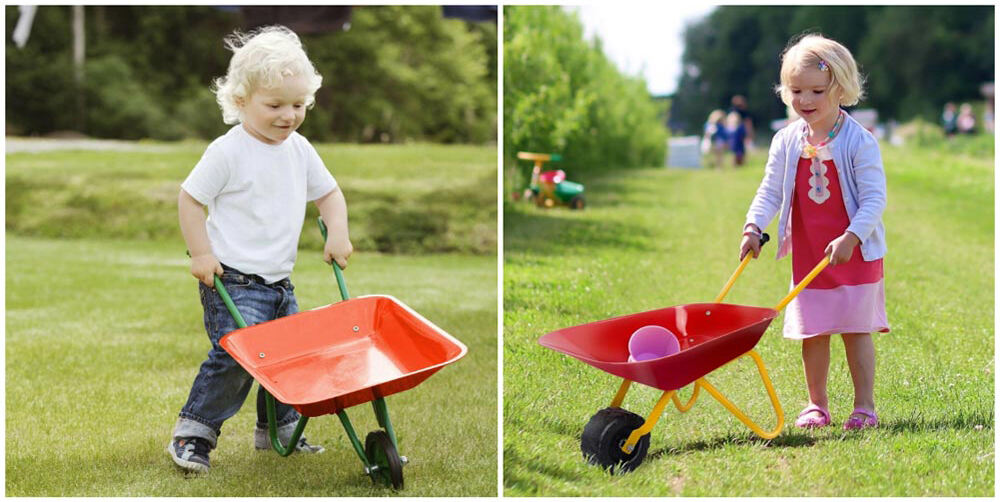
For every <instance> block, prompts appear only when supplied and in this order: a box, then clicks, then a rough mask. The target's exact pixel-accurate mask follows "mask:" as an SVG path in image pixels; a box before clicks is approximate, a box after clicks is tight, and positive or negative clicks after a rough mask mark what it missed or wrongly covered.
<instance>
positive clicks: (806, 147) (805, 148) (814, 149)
mask: <svg viewBox="0 0 1000 502" xmlns="http://www.w3.org/2000/svg"><path fill="white" fill-rule="evenodd" d="M843 125H844V111H843V110H840V111H839V112H837V121H836V122H834V123H833V128H832V129H830V132H829V133H828V134H827V135H826V139H824V140H823V141H822V142H821V143H820V144H818V145H816V146H813V145H812V143H809V126H805V127H803V128H802V156H803V157H805V158H807V159H811V158H813V157H816V155H818V154H819V152H820V150H822V149H823V148H826V145H829V144H830V142H831V141H833V138H834V137H836V136H837V133H839V132H840V128H841V127H843Z"/></svg>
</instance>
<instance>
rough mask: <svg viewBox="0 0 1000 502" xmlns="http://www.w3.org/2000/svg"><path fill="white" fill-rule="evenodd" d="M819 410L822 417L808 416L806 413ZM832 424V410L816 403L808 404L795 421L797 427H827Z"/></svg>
mask: <svg viewBox="0 0 1000 502" xmlns="http://www.w3.org/2000/svg"><path fill="white" fill-rule="evenodd" d="M816 411H818V412H819V413H820V414H821V415H823V416H821V417H807V416H806V415H808V414H810V413H812V412H816ZM827 425H830V410H827V409H826V408H821V407H819V406H816V405H815V404H813V405H809V406H806V409H804V410H802V412H801V413H799V418H798V420H796V421H795V426H796V427H802V428H813V427H826V426H827Z"/></svg>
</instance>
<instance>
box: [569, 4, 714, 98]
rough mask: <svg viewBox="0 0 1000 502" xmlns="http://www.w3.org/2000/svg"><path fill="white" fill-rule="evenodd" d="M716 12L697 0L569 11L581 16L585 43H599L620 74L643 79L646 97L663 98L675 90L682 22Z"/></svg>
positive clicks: (589, 7) (594, 6) (587, 6)
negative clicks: (595, 40) (596, 37)
mask: <svg viewBox="0 0 1000 502" xmlns="http://www.w3.org/2000/svg"><path fill="white" fill-rule="evenodd" d="M714 7H715V6H713V5H705V4H704V3H703V2H698V1H686V2H684V1H682V2H662V3H661V2H641V3H631V2H607V3H600V4H593V5H580V6H572V7H567V9H569V10H575V11H576V12H577V13H578V14H579V16H580V21H582V22H583V26H584V36H585V37H586V38H587V40H592V39H593V36H594V34H597V35H598V36H599V37H600V38H601V42H602V44H603V46H604V53H605V54H607V56H608V58H609V59H611V61H613V62H614V63H615V64H616V65H617V66H618V68H619V69H621V70H622V72H623V73H625V74H627V75H633V76H639V75H641V76H644V77H645V78H646V84H647V87H648V88H649V92H650V93H652V94H655V95H661V94H671V93H673V92H674V91H675V90H676V89H677V81H678V79H679V78H680V75H681V55H682V54H683V52H684V46H683V45H682V44H683V39H682V38H681V37H682V36H683V34H684V25H685V23H689V22H691V21H695V20H698V19H700V18H702V17H704V16H705V15H707V14H708V13H709V12H711V11H712V9H713V8H714Z"/></svg>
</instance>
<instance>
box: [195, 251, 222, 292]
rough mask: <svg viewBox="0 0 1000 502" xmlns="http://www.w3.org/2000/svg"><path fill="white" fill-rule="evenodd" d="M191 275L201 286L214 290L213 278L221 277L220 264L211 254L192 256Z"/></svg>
mask: <svg viewBox="0 0 1000 502" xmlns="http://www.w3.org/2000/svg"><path fill="white" fill-rule="evenodd" d="M191 275H193V276H194V277H195V278H196V279H198V280H199V281H201V282H202V284H204V285H206V286H208V287H210V288H214V287H215V276H220V277H221V276H222V264H220V263H219V260H217V259H216V258H215V255H213V254H211V253H209V254H203V255H198V256H192V257H191Z"/></svg>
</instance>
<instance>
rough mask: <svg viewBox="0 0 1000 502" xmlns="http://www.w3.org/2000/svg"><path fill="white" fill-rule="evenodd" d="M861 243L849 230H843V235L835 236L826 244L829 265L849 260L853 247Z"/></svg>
mask: <svg viewBox="0 0 1000 502" xmlns="http://www.w3.org/2000/svg"><path fill="white" fill-rule="evenodd" d="M860 243H861V239H858V236H856V235H854V234H852V233H851V232H844V235H841V236H840V237H837V238H836V239H834V240H832V241H830V243H829V244H827V245H826V250H825V251H824V253H826V255H827V256H829V257H830V265H839V264H841V263H847V262H848V261H850V260H851V254H853V253H854V248H855V247H856V246H857V245H858V244H860Z"/></svg>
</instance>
